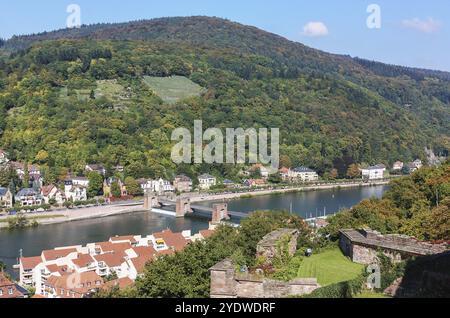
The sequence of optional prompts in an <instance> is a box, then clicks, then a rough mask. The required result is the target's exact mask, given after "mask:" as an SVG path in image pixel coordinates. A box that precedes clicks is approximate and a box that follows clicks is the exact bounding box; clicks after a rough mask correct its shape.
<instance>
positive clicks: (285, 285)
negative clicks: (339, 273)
mask: <svg viewBox="0 0 450 318" xmlns="http://www.w3.org/2000/svg"><path fill="white" fill-rule="evenodd" d="M224 265H225V266H224ZM210 271H211V298H282V297H288V296H296V295H304V294H309V293H311V292H313V291H314V290H316V289H317V288H320V285H319V284H318V283H317V279H315V278H306V279H296V280H292V281H290V282H283V281H276V280H270V279H265V278H263V277H260V276H255V275H250V274H236V273H235V271H234V268H233V266H232V263H231V261H229V260H225V261H224V262H221V263H219V264H218V265H216V266H215V267H213V268H211V270H210Z"/></svg>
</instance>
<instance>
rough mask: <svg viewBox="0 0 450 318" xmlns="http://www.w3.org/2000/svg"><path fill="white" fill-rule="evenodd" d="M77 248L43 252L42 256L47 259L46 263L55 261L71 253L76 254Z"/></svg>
mask: <svg viewBox="0 0 450 318" xmlns="http://www.w3.org/2000/svg"><path fill="white" fill-rule="evenodd" d="M76 251H77V249H76V248H67V249H60V250H46V251H42V255H43V256H44V257H45V260H46V261H54V260H56V259H58V258H62V257H66V256H67V255H69V254H70V253H74V252H76Z"/></svg>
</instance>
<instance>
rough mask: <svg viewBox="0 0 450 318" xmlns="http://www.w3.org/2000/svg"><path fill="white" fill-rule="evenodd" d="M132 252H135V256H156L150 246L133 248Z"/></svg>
mask: <svg viewBox="0 0 450 318" xmlns="http://www.w3.org/2000/svg"><path fill="white" fill-rule="evenodd" d="M133 250H134V251H135V252H136V254H137V255H139V256H143V255H155V254H157V252H156V250H155V249H154V248H153V247H151V246H139V247H133Z"/></svg>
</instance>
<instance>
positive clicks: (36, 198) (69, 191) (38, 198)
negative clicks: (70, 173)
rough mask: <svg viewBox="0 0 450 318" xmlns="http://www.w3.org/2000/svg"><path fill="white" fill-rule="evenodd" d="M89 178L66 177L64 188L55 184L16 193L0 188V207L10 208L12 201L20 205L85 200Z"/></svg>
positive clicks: (25, 189)
mask: <svg viewBox="0 0 450 318" xmlns="http://www.w3.org/2000/svg"><path fill="white" fill-rule="evenodd" d="M88 186H89V180H88V179H87V178H84V177H73V178H67V179H66V180H65V181H64V189H59V188H58V187H57V186H55V185H48V186H41V187H33V188H24V189H21V190H20V191H19V192H17V194H15V195H14V200H13V194H12V193H11V191H10V189H8V188H0V208H3V209H4V208H12V207H13V203H14V202H15V204H16V205H19V206H21V207H27V206H39V205H42V204H50V203H57V204H60V205H61V204H63V203H64V202H66V201H68V200H69V201H72V202H76V201H86V200H87V188H88Z"/></svg>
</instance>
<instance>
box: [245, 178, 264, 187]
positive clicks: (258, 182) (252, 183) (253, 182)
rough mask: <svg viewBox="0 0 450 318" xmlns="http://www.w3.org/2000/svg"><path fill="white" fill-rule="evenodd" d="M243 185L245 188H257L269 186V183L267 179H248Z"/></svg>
mask: <svg viewBox="0 0 450 318" xmlns="http://www.w3.org/2000/svg"><path fill="white" fill-rule="evenodd" d="M243 184H244V187H249V188H257V187H263V186H265V185H267V181H266V180H265V179H247V180H244V183H243Z"/></svg>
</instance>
